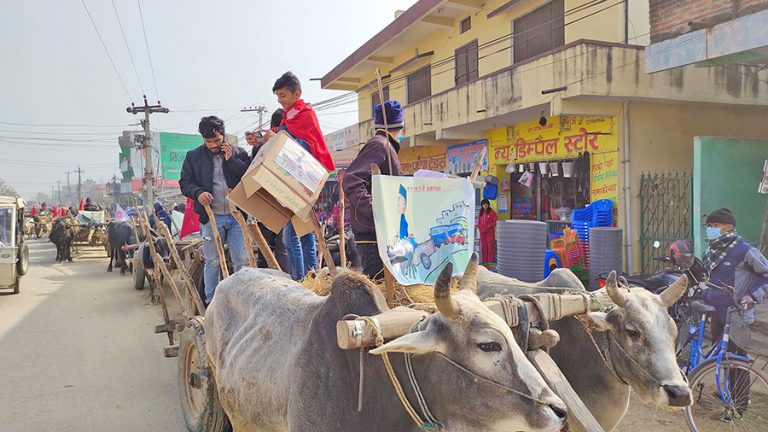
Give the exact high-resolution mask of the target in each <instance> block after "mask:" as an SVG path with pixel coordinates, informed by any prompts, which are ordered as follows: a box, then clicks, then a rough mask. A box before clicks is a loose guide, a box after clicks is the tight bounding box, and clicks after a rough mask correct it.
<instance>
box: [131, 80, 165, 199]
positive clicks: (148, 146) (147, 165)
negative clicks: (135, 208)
mask: <svg viewBox="0 0 768 432" xmlns="http://www.w3.org/2000/svg"><path fill="white" fill-rule="evenodd" d="M125 110H126V111H128V112H129V113H131V114H133V115H136V114H137V113H140V112H143V113H144V120H142V121H141V125H142V126H143V127H144V136H143V137H140V136H137V137H136V139H137V141H138V142H139V143H140V145H141V147H140V148H141V149H143V150H144V188H145V192H146V198H145V199H144V208H145V209H147V208H152V205H153V204H154V199H153V197H152V187H153V186H154V174H153V172H152V133H151V132H150V131H149V115H150V114H154V113H168V111H170V110H169V109H168V108H164V107H163V105H162V104H161V103H160V101H157V105H150V104H149V103H147V95H144V106H140V107H137V106H135V105H134V104H133V103H131V106H129V107H128V108H126V109H125ZM147 206H149V207H147ZM150 211H151V210H150Z"/></svg>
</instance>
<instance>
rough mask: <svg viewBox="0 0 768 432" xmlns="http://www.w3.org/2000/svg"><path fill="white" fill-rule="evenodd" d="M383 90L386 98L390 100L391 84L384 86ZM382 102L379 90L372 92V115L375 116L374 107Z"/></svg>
mask: <svg viewBox="0 0 768 432" xmlns="http://www.w3.org/2000/svg"><path fill="white" fill-rule="evenodd" d="M382 92H383V93H384V100H389V86H386V87H384V88H383V89H382ZM380 103H381V101H380V100H379V92H378V91H376V90H375V91H374V92H373V93H372V94H371V117H375V114H374V111H373V109H374V108H375V107H376V105H378V104H380Z"/></svg>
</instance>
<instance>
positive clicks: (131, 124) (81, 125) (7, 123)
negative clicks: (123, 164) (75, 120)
mask: <svg viewBox="0 0 768 432" xmlns="http://www.w3.org/2000/svg"><path fill="white" fill-rule="evenodd" d="M0 124H4V125H13V126H31V127H104V128H107V127H108V128H115V127H129V126H138V123H128V124H119V125H97V124H40V123H12V122H4V121H0Z"/></svg>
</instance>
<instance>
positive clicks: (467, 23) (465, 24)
mask: <svg viewBox="0 0 768 432" xmlns="http://www.w3.org/2000/svg"><path fill="white" fill-rule="evenodd" d="M471 28H472V17H471V16H468V17H466V18H464V19H463V20H461V31H460V34H461V33H466V32H468V31H469V30H470V29H471Z"/></svg>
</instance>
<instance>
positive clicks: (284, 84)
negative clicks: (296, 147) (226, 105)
mask: <svg viewBox="0 0 768 432" xmlns="http://www.w3.org/2000/svg"><path fill="white" fill-rule="evenodd" d="M272 92H273V93H274V94H275V95H276V96H277V101H278V102H279V103H280V105H282V107H283V109H285V116H284V117H283V123H282V124H281V125H280V128H281V129H282V130H285V131H286V132H288V133H289V134H290V135H291V136H292V137H293V138H294V139H295V140H296V141H297V142H298V143H299V144H301V146H302V147H304V149H305V150H306V151H308V152H309V153H310V154H312V156H314V157H315V159H317V160H318V161H319V162H320V163H321V164H323V166H324V167H325V168H326V169H327V170H328V171H333V170H335V169H336V167H335V166H334V164H333V160H332V159H331V154H330V153H329V152H328V145H327V144H326V143H325V138H324V137H323V133H322V131H320V123H319V122H318V120H317V114H315V110H313V109H312V107H311V106H309V104H307V103H306V102H304V100H303V99H301V83H300V82H299V79H298V78H297V77H296V75H294V74H293V73H292V72H286V73H284V74H283V75H282V76H281V77H280V78H278V79H277V81H275V85H274V86H273V87H272ZM273 136H274V132H272V131H267V133H266V134H264V139H265V141H269V139H270V138H272V137H273ZM283 236H284V238H283V240H284V242H285V247H286V250H287V252H288V262H289V263H290V267H291V272H290V274H291V276H293V278H294V279H296V280H300V279H303V278H304V276H305V275H306V274H307V272H308V271H309V269H311V268H314V269H317V240H316V239H315V235H314V234H313V233H309V234H307V235H305V236H303V237H301V239H299V237H298V236H297V235H296V231H295V230H294V228H293V224H292V223H290V222H289V223H288V225H286V227H285V229H284V230H283Z"/></svg>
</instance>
